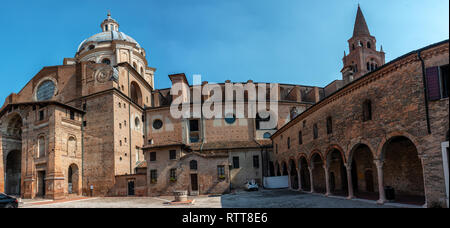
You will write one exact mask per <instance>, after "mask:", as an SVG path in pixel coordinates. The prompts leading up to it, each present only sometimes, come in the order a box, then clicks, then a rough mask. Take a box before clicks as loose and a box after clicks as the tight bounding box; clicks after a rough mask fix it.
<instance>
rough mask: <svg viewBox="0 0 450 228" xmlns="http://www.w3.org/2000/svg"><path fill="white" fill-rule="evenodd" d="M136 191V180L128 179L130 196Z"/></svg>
mask: <svg viewBox="0 0 450 228" xmlns="http://www.w3.org/2000/svg"><path fill="white" fill-rule="evenodd" d="M134 195H135V192H134V180H129V181H128V196H134Z"/></svg>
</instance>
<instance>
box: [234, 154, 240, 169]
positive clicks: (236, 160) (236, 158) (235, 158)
mask: <svg viewBox="0 0 450 228" xmlns="http://www.w3.org/2000/svg"><path fill="white" fill-rule="evenodd" d="M233 168H234V169H239V157H233Z"/></svg>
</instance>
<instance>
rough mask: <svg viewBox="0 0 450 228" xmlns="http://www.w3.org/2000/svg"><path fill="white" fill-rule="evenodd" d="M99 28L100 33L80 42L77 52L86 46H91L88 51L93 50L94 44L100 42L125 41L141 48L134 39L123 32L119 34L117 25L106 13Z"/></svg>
mask: <svg viewBox="0 0 450 228" xmlns="http://www.w3.org/2000/svg"><path fill="white" fill-rule="evenodd" d="M100 27H101V28H102V32H101V33H97V34H95V35H93V36H91V37H89V38H88V39H86V40H84V41H83V42H81V44H80V45H79V46H78V50H77V52H80V51H82V50H83V49H85V48H86V46H91V45H93V46H92V48H89V50H90V49H93V48H95V44H99V43H102V42H111V41H115V40H119V41H127V42H130V43H133V44H136V47H137V48H141V46H140V45H139V43H138V42H136V40H135V39H133V38H131V37H130V36H128V35H126V34H125V33H123V32H119V23H118V22H117V21H116V20H114V19H113V18H111V14H110V13H108V17H107V18H106V19H105V20H104V21H103V23H102V24H101V25H100Z"/></svg>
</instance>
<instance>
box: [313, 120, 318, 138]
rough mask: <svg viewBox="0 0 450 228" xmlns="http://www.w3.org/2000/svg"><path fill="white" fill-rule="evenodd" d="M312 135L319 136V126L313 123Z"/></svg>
mask: <svg viewBox="0 0 450 228" xmlns="http://www.w3.org/2000/svg"><path fill="white" fill-rule="evenodd" d="M313 137H314V139H317V138H319V128H318V127H317V124H314V125H313Z"/></svg>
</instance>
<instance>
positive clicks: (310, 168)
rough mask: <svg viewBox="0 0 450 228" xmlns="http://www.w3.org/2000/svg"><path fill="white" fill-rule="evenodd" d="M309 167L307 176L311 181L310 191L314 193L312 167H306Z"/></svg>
mask: <svg viewBox="0 0 450 228" xmlns="http://www.w3.org/2000/svg"><path fill="white" fill-rule="evenodd" d="M308 169H309V178H310V182H311V193H314V179H313V170H314V168H313V167H308Z"/></svg>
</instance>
